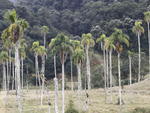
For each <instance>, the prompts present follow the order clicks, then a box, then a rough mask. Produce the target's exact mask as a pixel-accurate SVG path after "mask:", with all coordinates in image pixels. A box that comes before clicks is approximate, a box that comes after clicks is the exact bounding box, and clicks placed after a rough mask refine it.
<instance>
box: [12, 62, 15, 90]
mask: <svg viewBox="0 0 150 113" xmlns="http://www.w3.org/2000/svg"><path fill="white" fill-rule="evenodd" d="M14 86H15V65H14V63H12V90H13V89H14Z"/></svg>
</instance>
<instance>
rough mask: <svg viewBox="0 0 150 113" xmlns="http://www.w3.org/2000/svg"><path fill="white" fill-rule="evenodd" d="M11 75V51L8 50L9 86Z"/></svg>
mask: <svg viewBox="0 0 150 113" xmlns="http://www.w3.org/2000/svg"><path fill="white" fill-rule="evenodd" d="M11 74H12V63H11V49H10V50H9V78H8V79H9V80H8V82H9V84H10V78H11Z"/></svg>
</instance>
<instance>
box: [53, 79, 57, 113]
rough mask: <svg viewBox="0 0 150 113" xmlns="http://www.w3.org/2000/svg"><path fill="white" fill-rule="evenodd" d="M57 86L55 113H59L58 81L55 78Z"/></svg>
mask: <svg viewBox="0 0 150 113" xmlns="http://www.w3.org/2000/svg"><path fill="white" fill-rule="evenodd" d="M54 84H55V113H58V79H57V78H56V77H55V78H54Z"/></svg>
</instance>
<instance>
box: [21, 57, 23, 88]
mask: <svg viewBox="0 0 150 113" xmlns="http://www.w3.org/2000/svg"><path fill="white" fill-rule="evenodd" d="M21 78H22V80H21V83H22V84H21V88H22V89H23V58H21Z"/></svg>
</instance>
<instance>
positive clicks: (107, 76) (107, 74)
mask: <svg viewBox="0 0 150 113" xmlns="http://www.w3.org/2000/svg"><path fill="white" fill-rule="evenodd" d="M106 85H107V87H109V56H108V51H107V50H106Z"/></svg>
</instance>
